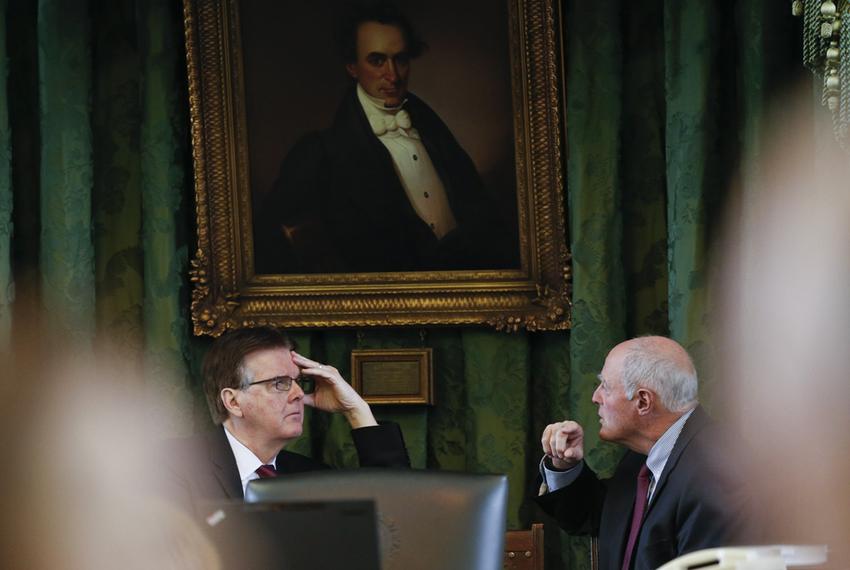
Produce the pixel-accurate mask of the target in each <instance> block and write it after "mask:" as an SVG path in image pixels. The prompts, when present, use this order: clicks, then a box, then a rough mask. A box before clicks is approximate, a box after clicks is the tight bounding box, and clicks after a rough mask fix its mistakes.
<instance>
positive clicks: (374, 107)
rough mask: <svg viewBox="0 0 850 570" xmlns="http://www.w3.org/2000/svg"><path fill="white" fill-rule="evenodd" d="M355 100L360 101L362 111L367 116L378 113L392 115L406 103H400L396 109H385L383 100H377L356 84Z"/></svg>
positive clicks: (405, 101)
mask: <svg viewBox="0 0 850 570" xmlns="http://www.w3.org/2000/svg"><path fill="white" fill-rule="evenodd" d="M357 98H358V99H359V100H360V104H361V105H363V110H364V111H366V114H367V115H368V114H369V113H370V112H376V111H377V112H379V113H383V114H386V113H394V112H396V111H399V110H401V109H402V108H403V107H404V104H405V103H407V99H405V100H404V101H402V102H401V104H400V105H398V106H396V107H385V106H384V100H383V99H379V98H378V97H372V96H371V95H369V94H368V93H366V90H365V89H363V87H362V86H361V85H360V84H359V83H358V84H357Z"/></svg>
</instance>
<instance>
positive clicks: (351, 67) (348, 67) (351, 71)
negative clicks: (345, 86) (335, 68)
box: [345, 63, 357, 79]
mask: <svg viewBox="0 0 850 570" xmlns="http://www.w3.org/2000/svg"><path fill="white" fill-rule="evenodd" d="M345 70H346V71H347V72H348V74H349V75H350V76H351V77H353V78H354V79H357V67H356V66H355V65H354V64H353V63H346V64H345Z"/></svg>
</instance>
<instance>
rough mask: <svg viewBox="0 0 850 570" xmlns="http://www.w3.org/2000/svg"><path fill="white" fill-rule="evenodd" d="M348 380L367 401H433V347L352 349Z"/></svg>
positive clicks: (409, 402)
mask: <svg viewBox="0 0 850 570" xmlns="http://www.w3.org/2000/svg"><path fill="white" fill-rule="evenodd" d="M351 384H352V386H354V389H355V390H356V391H357V393H358V394H360V395H361V396H363V399H364V400H366V402H368V403H369V404H433V403H434V373H433V350H432V349H430V348H394V349H371V350H352V351H351Z"/></svg>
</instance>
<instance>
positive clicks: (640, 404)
mask: <svg viewBox="0 0 850 570" xmlns="http://www.w3.org/2000/svg"><path fill="white" fill-rule="evenodd" d="M635 402H636V403H637V412H638V414H639V415H641V416H645V415H646V414H648V413H650V412H651V411H652V409H653V408H654V407H655V392H652V391H651V390H647V389H646V388H638V389H637V391H636V392H635Z"/></svg>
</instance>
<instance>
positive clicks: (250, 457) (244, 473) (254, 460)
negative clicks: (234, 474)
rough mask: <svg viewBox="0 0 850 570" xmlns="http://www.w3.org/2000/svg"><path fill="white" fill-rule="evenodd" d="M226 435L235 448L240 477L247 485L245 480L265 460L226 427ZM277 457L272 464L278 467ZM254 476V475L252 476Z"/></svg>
mask: <svg viewBox="0 0 850 570" xmlns="http://www.w3.org/2000/svg"><path fill="white" fill-rule="evenodd" d="M224 435H226V436H227V441H228V443H230V449H232V450H233V457H234V458H235V459H236V467H237V468H238V469H239V479H240V480H241V481H242V483H243V485H242V486H243V487H244V486H245V485H244V484H245V480H246V479H247V478H248V477H251V476H252V475H254V472H255V471H256V470H257V467H259V466H260V465H263V462H262V461H260V459H259V458H258V457H257V456H256V455H254V452H253V451H251V450H250V449H248V448H247V447H245V445H244V444H243V443H242V442H241V441H239V440H238V439H236V437H235V436H234V435H233V434H231V433H230V432H229V431H227V428H226V427H225V428H224ZM276 463H277V458H276V457H275V458H274V460H273V461H272V466H274V467H275V468H277V465H276ZM252 478H253V477H252Z"/></svg>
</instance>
